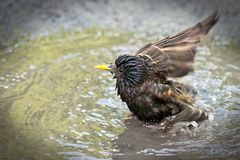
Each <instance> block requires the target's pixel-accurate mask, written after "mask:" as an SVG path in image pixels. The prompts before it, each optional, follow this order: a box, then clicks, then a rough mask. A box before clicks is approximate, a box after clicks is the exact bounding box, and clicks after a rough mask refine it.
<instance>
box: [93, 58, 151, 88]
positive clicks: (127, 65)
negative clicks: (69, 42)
mask: <svg viewBox="0 0 240 160" xmlns="http://www.w3.org/2000/svg"><path fill="white" fill-rule="evenodd" d="M95 68H98V69H102V70H108V71H110V72H111V73H112V74H113V75H114V76H113V78H116V79H117V82H116V88H118V89H121V88H125V87H136V86H139V85H140V84H142V83H143V82H144V81H145V79H146V77H147V64H146V62H145V61H144V60H143V59H141V58H140V57H138V56H133V55H129V54H124V55H121V56H119V57H118V58H117V59H116V60H115V63H114V64H109V65H98V66H96V67H95Z"/></svg>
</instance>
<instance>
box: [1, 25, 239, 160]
mask: <svg viewBox="0 0 240 160" xmlns="http://www.w3.org/2000/svg"><path fill="white" fill-rule="evenodd" d="M154 38H155V39H156V37H154ZM137 39H138V40H137ZM150 40H152V39H147V38H144V39H143V38H141V37H140V38H139V37H138V35H134V34H130V33H122V32H119V31H106V30H99V29H96V28H92V29H88V30H83V31H77V30H68V31H60V32H59V33H55V34H50V35H45V36H41V37H37V38H31V39H29V38H23V39H22V40H21V41H19V42H17V43H16V44H14V45H13V46H9V47H8V48H3V49H1V50H0V62H1V63H0V68H1V70H0V137H1V138H0V159H11V160H13V159H17V160H19V159H24V160H25V159H37V160H38V159H39V160H41V159H44V160H45V159H71V160H75V159H87V160H88V159H91V160H93V159H124V160H125V159H134V158H135V159H160V158H161V159H176V158H181V159H195V158H197V157H200V158H216V157H217V158H218V159H220V158H225V159H237V158H238V156H239V154H240V136H239V133H240V128H239V122H240V120H239V117H238V115H239V113H240V112H239V106H240V99H239V94H240V86H239V82H240V72H239V71H240V64H239V60H240V55H239V54H238V53H239V51H240V49H239V48H237V47H236V45H234V44H233V45H228V46H225V45H224V46H223V45H222V44H221V42H218V41H216V40H206V41H205V43H202V44H201V46H200V47H199V48H198V53H197V57H196V62H195V68H196V71H195V72H194V73H192V74H190V75H188V76H186V77H184V78H183V79H181V81H184V82H185V83H189V84H191V85H192V86H193V87H194V88H195V89H196V90H197V91H198V94H197V96H196V103H197V105H198V106H199V107H204V108H206V109H208V110H209V111H211V112H212V113H213V115H214V119H213V120H211V121H205V122H203V123H202V124H201V125H200V126H199V127H197V128H195V129H194V130H188V129H186V128H184V125H186V124H179V125H178V126H175V128H173V129H172V130H171V131H169V132H168V133H163V132H162V131H160V130H158V129H157V128H155V127H149V126H144V125H143V124H141V123H140V122H138V121H137V120H135V119H130V120H126V119H125V118H126V117H127V114H128V109H127V107H126V105H125V104H124V103H122V102H121V101H120V99H119V97H117V95H116V92H115V88H114V87H115V84H114V81H113V80H112V77H111V74H109V73H104V72H101V71H99V70H95V69H94V68H93V67H94V66H95V65H97V64H102V63H108V62H112V61H113V60H114V59H115V58H116V57H117V56H118V55H120V54H123V53H126V52H128V51H133V50H136V49H137V48H140V47H141V46H142V45H144V44H145V43H146V42H148V41H150ZM133 46H134V47H133Z"/></svg>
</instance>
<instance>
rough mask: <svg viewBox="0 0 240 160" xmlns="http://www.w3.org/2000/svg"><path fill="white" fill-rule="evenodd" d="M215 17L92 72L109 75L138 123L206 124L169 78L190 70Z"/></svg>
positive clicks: (203, 113)
mask: <svg viewBox="0 0 240 160" xmlns="http://www.w3.org/2000/svg"><path fill="white" fill-rule="evenodd" d="M219 17H220V16H219V14H218V10H216V11H214V12H213V13H212V14H211V15H209V16H208V17H207V18H205V19H204V20H202V21H200V22H199V23H197V24H196V25H193V26H191V27H189V28H187V29H185V30H183V31H181V32H179V33H177V34H174V35H172V36H167V37H165V38H163V39H162V40H160V41H158V42H155V43H148V44H147V45H145V46H144V47H142V48H141V49H139V50H138V51H137V52H135V53H127V54H123V55H120V56H119V57H118V58H117V59H116V60H115V62H114V63H109V64H104V65H97V66H95V68H97V69H101V70H106V71H109V72H110V73H112V74H113V79H116V91H117V95H119V96H120V98H121V100H122V101H123V102H125V103H126V104H127V106H128V108H129V110H130V112H132V114H133V115H135V116H136V117H137V119H138V120H139V121H142V122H145V123H159V122H163V121H164V120H166V119H169V117H174V118H170V119H169V120H168V121H169V123H171V124H174V123H176V122H189V121H195V122H201V121H203V120H206V119H208V116H209V114H208V112H207V111H204V110H201V109H199V107H197V106H196V104H195V103H194V98H193V97H192V96H191V95H190V94H189V93H187V92H186V90H187V87H186V85H184V84H182V83H179V82H177V81H174V80H173V78H178V77H183V76H185V75H187V74H188V73H189V72H192V71H193V70H194V69H193V62H194V57H195V55H196V48H197V45H198V44H199V42H200V40H201V39H202V38H203V37H204V36H205V35H207V33H208V32H209V31H210V29H211V28H212V27H213V26H214V25H215V24H216V23H217V22H218V20H219Z"/></svg>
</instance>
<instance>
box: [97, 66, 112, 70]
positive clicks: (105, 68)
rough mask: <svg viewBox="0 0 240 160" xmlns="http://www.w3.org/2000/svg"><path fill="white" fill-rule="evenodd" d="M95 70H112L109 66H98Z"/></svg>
mask: <svg viewBox="0 0 240 160" xmlns="http://www.w3.org/2000/svg"><path fill="white" fill-rule="evenodd" d="M94 68H97V69H101V70H110V69H111V68H109V66H108V65H98V66H95V67H94Z"/></svg>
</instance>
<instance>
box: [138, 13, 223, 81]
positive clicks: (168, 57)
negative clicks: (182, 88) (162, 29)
mask: <svg viewBox="0 0 240 160" xmlns="http://www.w3.org/2000/svg"><path fill="white" fill-rule="evenodd" d="M218 19H219V15H218V11H215V12H214V13H213V14H211V15H210V16H209V17H207V18H206V19H204V20H203V21H202V22H199V23H197V24H196V25H195V26H192V27H190V28H188V29H186V30H184V31H182V32H180V33H177V34H176V35H173V36H168V37H166V38H164V39H162V40H160V41H159V42H157V43H154V44H148V45H146V46H144V47H143V48H141V49H140V50H139V51H137V53H136V55H140V56H145V57H147V58H148V59H149V60H152V62H153V64H154V67H155V69H156V70H159V71H163V72H166V73H167V75H168V76H169V77H181V76H184V75H186V74H187V73H189V72H190V71H192V70H193V61H194V57H195V53H196V46H197V44H198V43H199V42H200V40H201V38H202V37H203V36H204V35H206V34H207V33H208V32H209V30H210V29H211V28H212V27H213V26H214V25H215V24H216V22H217V21H218Z"/></svg>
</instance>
